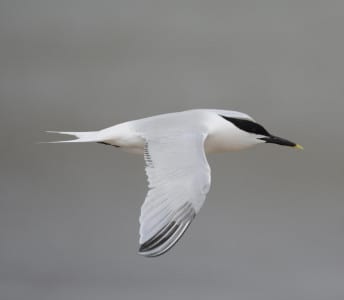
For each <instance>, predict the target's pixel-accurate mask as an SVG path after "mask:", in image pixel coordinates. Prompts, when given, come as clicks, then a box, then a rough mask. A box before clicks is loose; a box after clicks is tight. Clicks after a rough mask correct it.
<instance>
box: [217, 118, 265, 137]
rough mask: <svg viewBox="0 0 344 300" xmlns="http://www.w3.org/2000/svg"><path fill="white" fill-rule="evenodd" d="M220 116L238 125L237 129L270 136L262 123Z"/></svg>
mask: <svg viewBox="0 0 344 300" xmlns="http://www.w3.org/2000/svg"><path fill="white" fill-rule="evenodd" d="M221 117H222V118H224V119H225V120H227V121H229V122H231V123H233V124H234V125H235V126H236V127H238V128H239V129H241V130H243V131H246V132H249V133H254V134H259V135H264V136H270V133H269V132H268V131H267V130H266V129H265V128H264V127H263V126H262V125H260V124H258V123H255V122H253V121H251V120H245V119H238V118H231V117H226V116H221Z"/></svg>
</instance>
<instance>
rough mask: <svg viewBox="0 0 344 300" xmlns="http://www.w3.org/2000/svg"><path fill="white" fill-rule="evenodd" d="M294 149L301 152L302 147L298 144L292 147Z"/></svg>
mask: <svg viewBox="0 0 344 300" xmlns="http://www.w3.org/2000/svg"><path fill="white" fill-rule="evenodd" d="M294 148H296V149H299V150H303V147H302V146H301V145H299V144H296V145H295V146H294Z"/></svg>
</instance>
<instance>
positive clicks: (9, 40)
mask: <svg viewBox="0 0 344 300" xmlns="http://www.w3.org/2000/svg"><path fill="white" fill-rule="evenodd" d="M343 32H344V2H343V1H334V0H333V1H332V0H329V1H318V0H297V1H296V0H292V1H281V0H263V1H253V0H251V1H246V0H232V1H230V0H229V1H220V0H212V1H209V0H207V1H196V0H175V1H148V0H136V1H134V0H122V1H119V0H111V1H110V0H98V1H95V0H92V1H91V0H87V1H81V0H68V1H65V0H61V1H57V0H55V1H52V0H1V2H0V105H1V106H0V108H1V110H0V116H1V117H0V126H1V131H0V137H1V142H0V154H1V156H0V157H1V158H0V197H1V198H0V298H1V299H3V300H21V299H25V300H57V299H59V300H60V299H63V300H65V299H66V300H69V299H71V300H74V299H83V300H94V299H97V300H98V299H99V300H106V299H121V300H122V299H130V300H132V299H140V300H146V299H235V300H237V299H238V300H251V299H255V300H257V299H258V300H280V299H283V300H284V299H285V300H290V299H311V300H323V299H327V300H334V299H344V285H343V282H344V265H343V264H344V198H343V184H344V182H343V179H344V165H343V149H344V141H343V124H342V119H343V110H344V103H343V96H344V82H343V78H344V36H343ZM189 108H219V109H232V110H239V111H243V112H246V113H249V114H251V115H252V116H253V117H254V118H255V119H256V120H258V121H259V122H261V123H262V124H264V125H265V127H266V128H267V129H268V130H270V131H271V132H272V133H275V134H276V135H280V136H282V137H285V138H288V139H291V140H293V141H295V142H298V143H301V144H302V145H303V146H304V147H305V150H304V151H303V152H302V151H295V150H293V149H288V148H282V147H277V146H273V145H260V146H257V147H256V148H254V149H251V150H248V151H243V152H240V153H226V154H219V155H213V156H210V157H209V163H210V164H211V166H212V180H213V181H212V189H211V191H210V193H209V195H208V199H207V201H206V203H205V205H204V207H203V208H202V210H201V212H200V214H199V215H198V217H197V218H196V219H195V221H194V222H193V224H192V226H191V228H190V229H189V230H188V232H187V233H186V235H185V236H184V237H183V239H182V240H181V242H180V243H179V244H177V246H176V247H175V248H173V249H172V250H171V251H170V252H169V253H167V254H166V255H164V256H161V257H159V258H156V259H148V258H145V257H141V256H138V255H137V254H136V251H137V247H138V216H139V209H140V206H141V203H142V202H143V200H144V197H145V194H146V189H147V188H146V178H145V173H144V163H143V159H142V158H141V157H139V156H133V155H131V154H127V153H123V152H121V151H118V150H116V149H113V148H111V147H105V146H102V145H96V144H82V145H37V144H36V142H38V141H42V140H43V141H44V140H45V141H48V140H53V139H56V138H58V137H56V136H49V135H46V134H44V133H43V131H44V130H70V131H77V130H80V131H86V130H96V129H101V128H104V127H108V126H110V125H114V124H116V123H119V122H123V121H126V120H130V119H135V118H140V117H145V116H150V115H154V114H158V113H165V112H172V111H180V110H184V109H189Z"/></svg>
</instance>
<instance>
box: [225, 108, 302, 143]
mask: <svg viewBox="0 0 344 300" xmlns="http://www.w3.org/2000/svg"><path fill="white" fill-rule="evenodd" d="M243 116H245V117H244V118H242V117H232V116H222V117H223V118H224V119H226V120H227V121H229V122H231V123H232V124H233V125H234V126H235V127H237V128H238V129H240V130H241V131H243V132H245V134H246V137H247V138H249V139H250V140H251V142H252V145H253V144H260V143H270V144H276V145H280V146H287V147H292V148H296V149H300V150H303V147H302V146H301V145H299V144H296V143H294V142H291V141H289V140H287V139H284V138H280V137H278V136H275V135H272V134H271V133H270V132H268V131H267V130H266V129H265V128H264V127H263V126H262V125H260V124H258V123H257V122H256V121H254V120H253V119H252V118H251V117H249V116H248V115H244V114H243ZM247 133H248V135H247Z"/></svg>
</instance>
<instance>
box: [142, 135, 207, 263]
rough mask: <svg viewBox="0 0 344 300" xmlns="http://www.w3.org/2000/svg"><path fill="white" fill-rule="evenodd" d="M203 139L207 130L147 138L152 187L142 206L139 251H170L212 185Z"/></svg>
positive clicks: (147, 155) (146, 147)
mask: <svg viewBox="0 0 344 300" xmlns="http://www.w3.org/2000/svg"><path fill="white" fill-rule="evenodd" d="M204 139H205V135H204V134H182V135H176V136H168V137H161V138H158V139H149V138H147V139H146V141H147V142H146V146H145V161H146V173H147V176H148V182H149V191H148V193H147V196H146V199H145V201H144V203H143V205H142V208H141V215H140V249H139V254H142V255H145V256H150V257H152V256H159V255H161V254H163V253H165V252H166V251H168V250H169V249H170V248H171V247H172V246H173V245H174V244H175V243H176V242H177V241H178V240H179V239H180V238H181V236H182V235H183V233H184V232H185V230H186V229H187V228H188V226H189V225H190V223H191V222H192V220H193V218H194V217H195V215H196V214H197V213H198V211H199V209H200V208H201V206H202V205H203V203H204V200H205V198H206V194H207V193H208V191H209V188H210V168H209V165H208V162H207V159H206V157H205V153H204Z"/></svg>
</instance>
